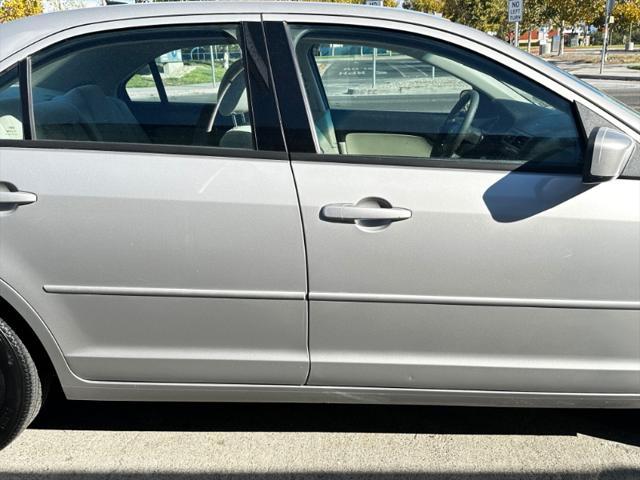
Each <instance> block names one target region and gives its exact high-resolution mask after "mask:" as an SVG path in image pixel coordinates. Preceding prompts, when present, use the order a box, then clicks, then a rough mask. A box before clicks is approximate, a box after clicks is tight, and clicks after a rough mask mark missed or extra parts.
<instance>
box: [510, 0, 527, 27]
mask: <svg viewBox="0 0 640 480" xmlns="http://www.w3.org/2000/svg"><path fill="white" fill-rule="evenodd" d="M508 5H509V22H511V23H513V22H521V21H522V11H523V10H524V0H509V3H508Z"/></svg>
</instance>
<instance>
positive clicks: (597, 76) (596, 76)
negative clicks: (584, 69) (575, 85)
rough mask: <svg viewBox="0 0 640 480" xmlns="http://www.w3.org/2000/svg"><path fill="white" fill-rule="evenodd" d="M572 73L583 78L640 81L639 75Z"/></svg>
mask: <svg viewBox="0 0 640 480" xmlns="http://www.w3.org/2000/svg"><path fill="white" fill-rule="evenodd" d="M569 73H571V72H569ZM573 75H575V76H576V77H578V78H583V79H585V80H623V81H626V82H633V81H636V82H640V75H607V74H606V73H603V74H602V75H600V74H599V73H574V74H573Z"/></svg>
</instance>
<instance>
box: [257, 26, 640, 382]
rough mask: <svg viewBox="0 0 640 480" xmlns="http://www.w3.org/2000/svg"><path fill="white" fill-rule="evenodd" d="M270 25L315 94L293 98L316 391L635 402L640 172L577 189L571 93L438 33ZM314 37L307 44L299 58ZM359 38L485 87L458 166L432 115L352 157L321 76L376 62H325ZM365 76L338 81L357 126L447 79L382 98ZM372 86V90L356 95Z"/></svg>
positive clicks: (639, 348)
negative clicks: (431, 145)
mask: <svg viewBox="0 0 640 480" xmlns="http://www.w3.org/2000/svg"><path fill="white" fill-rule="evenodd" d="M268 19H269V20H271V21H272V22H273V23H270V24H267V31H268V32H269V36H268V38H269V41H270V42H271V44H272V45H274V46H273V48H272V50H273V51H274V52H277V53H273V54H272V61H273V57H276V58H277V62H278V65H279V66H278V67H276V66H274V68H276V72H275V76H276V84H277V85H279V86H278V87H277V88H278V93H279V94H280V89H281V88H284V85H287V87H286V88H287V91H288V92H290V93H289V95H291V92H293V91H294V87H292V86H291V85H292V78H291V74H290V72H289V70H290V69H291V65H286V62H287V61H288V60H287V59H286V58H285V57H284V56H283V54H282V53H281V52H282V51H283V50H285V49H286V48H289V49H290V51H292V52H293V55H294V56H295V63H296V64H297V65H299V71H298V74H297V75H298V78H299V85H301V87H300V88H301V91H300V92H299V93H300V95H302V96H304V97H305V98H306V103H305V104H304V105H303V106H300V105H291V103H292V102H291V101H289V102H288V104H286V105H285V104H283V95H281V94H280V95H279V98H280V101H281V111H282V112H283V116H284V118H283V120H284V121H285V124H287V125H290V126H291V132H290V135H291V136H293V132H294V131H295V132H296V133H297V136H296V139H297V142H298V143H297V150H296V151H294V152H293V153H292V160H293V162H292V163H293V170H294V174H295V180H296V184H297V186H298V190H299V196H300V202H301V208H302V213H303V223H304V228H305V238H306V245H307V254H308V264H309V299H310V337H309V338H310V355H311V374H310V377H309V383H310V384H312V385H351V386H362V387H399V388H419V389H443V390H485V391H487V390H491V391H511V392H517V391H519V392H553V393H568V392H583V393H585V392H587V393H598V392H602V393H604V392H607V393H638V392H639V391H640V375H639V372H640V361H639V358H640V340H639V339H640V316H639V310H640V269H639V268H637V266H638V265H640V251H639V249H638V245H639V244H640V228H639V226H640V181H638V180H637V179H632V178H626V179H618V180H615V181H613V182H610V183H606V184H601V185H596V186H589V185H585V184H583V183H582V176H581V163H582V159H583V154H584V134H585V133H588V131H587V132H583V131H582V129H583V125H582V123H581V121H580V118H578V115H577V112H576V110H575V109H576V104H575V103H573V102H574V101H575V99H576V97H575V96H572V94H571V93H570V92H568V91H567V90H565V89H563V87H561V86H560V85H555V84H554V85H551V84H549V83H545V81H544V77H542V76H541V75H540V74H538V73H536V72H534V71H532V70H530V69H528V68H527V67H526V66H524V65H520V64H518V65H516V64H514V63H513V62H511V63H509V60H508V59H506V58H505V57H503V56H502V55H501V54H500V53H499V52H496V51H493V50H489V49H488V48H486V47H482V46H480V45H476V44H474V43H472V42H470V41H467V40H463V39H461V38H459V37H454V36H452V35H449V34H446V33H443V32H441V31H430V30H427V29H422V28H419V27H409V26H407V25H403V26H399V25H396V24H394V23H392V22H381V24H380V25H379V27H380V28H379V29H377V28H371V27H368V25H367V22H366V20H359V19H353V18H348V19H346V18H340V17H331V18H329V17H323V18H311V17H303V16H286V15H283V16H281V15H272V16H270V17H268ZM279 20H284V21H287V25H286V26H284V25H282V24H279V23H277V21H279ZM365 27H368V28H365ZM383 28H384V29H383ZM401 28H402V30H405V31H401V30H400V29H401ZM406 30H413V31H415V34H409V33H407V32H406ZM287 35H288V38H287V39H285V38H284V37H285V36H287ZM428 37H431V38H428ZM433 37H437V38H433ZM305 39H309V42H307V43H306V45H307V47H309V48H303V49H300V48H299V47H300V45H305ZM348 42H350V43H351V44H352V45H356V46H360V47H361V48H362V50H365V49H367V48H368V49H373V48H386V49H389V50H392V51H393V50H395V51H396V52H397V53H396V54H395V55H396V57H395V58H396V62H397V63H398V62H399V63H401V62H402V61H403V60H402V59H403V58H404V59H405V60H406V61H410V62H413V61H414V60H415V59H416V58H424V59H427V58H431V59H432V60H433V61H437V62H438V64H439V65H440V66H441V67H442V68H446V69H448V71H449V72H450V73H451V74H452V75H453V76H454V77H457V78H458V79H459V80H462V81H466V82H468V83H469V84H470V85H471V86H472V88H473V89H474V90H475V91H476V92H477V93H479V97H480V105H479V106H478V110H477V116H476V117H475V119H474V122H473V123H472V127H473V128H472V129H471V130H470V131H469V135H467V136H465V138H464V142H462V143H461V145H460V147H461V148H459V149H457V150H456V154H455V155H452V156H448V157H447V156H438V155H437V154H432V151H431V150H430V149H427V148H426V147H425V145H426V144H425V141H428V140H429V139H430V138H438V137H440V138H441V139H442V138H444V140H443V142H446V141H450V140H451V138H452V137H451V136H446V135H445V137H443V136H442V135H443V134H445V133H447V132H443V131H442V130H437V131H433V130H430V126H431V125H432V124H431V123H429V122H427V123H425V124H424V125H415V126H414V127H413V128H414V132H418V134H417V135H415V134H414V135H413V136H410V138H407V131H406V129H405V128H404V126H403V125H400V126H399V127H398V126H397V125H396V123H395V122H391V121H385V122H380V123H378V124H377V125H376V127H375V128H373V129H371V130H370V131H368V132H367V131H366V126H363V125H362V124H361V125H360V126H359V127H358V128H360V129H361V130H360V131H361V132H362V133H366V134H368V135H370V137H369V138H370V140H371V142H370V143H369V145H367V144H366V143H364V148H365V149H367V148H368V149H369V150H368V151H367V152H365V153H363V152H352V151H350V150H349V148H348V147H347V149H346V151H345V146H344V145H341V144H340V140H341V139H340V137H339V135H340V131H339V129H338V127H337V122H339V120H337V121H336V118H337V119H339V118H341V117H342V116H343V115H344V107H341V108H339V109H338V111H337V112H334V109H333V108H332V105H331V103H332V98H331V95H330V94H329V91H330V90H331V88H330V86H327V85H326V83H327V82H330V81H331V78H335V76H334V77H332V76H328V77H324V76H323V75H322V69H317V71H316V72H313V71H312V70H313V69H312V68H308V67H310V66H312V64H313V62H316V64H317V62H318V60H321V61H322V62H323V63H325V69H324V71H325V72H326V71H327V68H326V64H330V67H331V68H334V65H339V66H340V67H339V68H341V69H342V70H343V71H349V70H348V69H349V68H351V67H353V68H355V69H356V70H358V66H357V65H356V66H355V67H354V66H353V65H348V66H345V65H344V63H345V62H346V63H349V62H354V61H357V62H363V61H368V62H369V64H370V65H371V63H372V62H373V61H374V60H375V59H374V58H372V56H371V55H369V56H367V54H366V53H365V54H362V56H361V54H360V53H358V52H356V53H355V54H353V56H352V57H347V58H345V56H338V55H335V56H333V55H332V54H331V53H328V54H327V53H326V52H327V51H330V46H331V45H345V44H346V43H348ZM327 46H329V48H327ZM416 52H417V53H416ZM378 60H379V59H378ZM502 63H504V65H503V64H502ZM396 66H398V65H397V64H396ZM335 68H338V67H335ZM351 71H353V70H351ZM370 72H371V70H369V71H366V70H365V75H364V76H365V77H366V79H365V80H364V81H361V82H360V83H359V82H358V81H354V82H353V84H351V85H348V86H347V88H345V86H344V85H343V86H338V87H339V88H337V90H338V93H336V94H335V98H334V99H333V100H334V101H338V102H340V101H341V102H342V105H344V104H345V103H347V104H350V105H351V106H352V107H351V108H352V109H353V114H354V115H356V116H357V115H362V112H361V111H359V110H356V109H357V106H356V104H357V103H358V102H359V104H367V105H368V106H369V108H370V107H371V106H374V107H376V108H377V109H378V110H379V112H380V116H381V117H382V116H384V113H385V112H387V111H389V112H394V111H395V108H396V106H397V105H398V103H402V100H403V95H405V94H406V93H407V92H411V91H413V92H421V94H422V96H423V97H424V102H426V103H428V102H429V100H430V94H431V93H432V92H434V91H435V90H437V88H436V87H438V79H437V78H436V79H435V83H434V80H433V79H426V80H424V83H422V84H420V85H415V84H409V83H407V84H403V83H402V80H401V79H397V80H396V81H394V82H391V83H390V84H388V85H386V86H385V87H384V88H382V87H380V86H378V87H377V88H375V87H373V86H372V85H371V79H370V78H369V77H368V74H369V73H370ZM355 78H358V77H357V76H356V77H355ZM365 82H366V84H365ZM378 85H380V83H379V84H378ZM358 91H360V95H362V96H363V97H365V98H359V99H350V98H349V96H353V97H355V96H357V95H358ZM376 95H381V97H379V98H376ZM323 96H324V97H325V98H323ZM394 96H396V97H397V100H395V101H394V100H393V97H394ZM419 97H420V95H418V99H416V102H419V101H420V98H419ZM388 99H391V100H388ZM467 107H468V106H467ZM416 108H419V106H416ZM470 110H471V108H469V107H468V110H467V112H468V111H470ZM305 115H306V117H307V119H309V118H310V119H311V124H312V128H311V130H310V131H309V132H307V134H306V136H305V137H304V141H303V140H302V135H300V127H299V124H298V123H297V122H300V121H303V120H301V119H303V117H304V116H305ZM454 120H455V118H454ZM363 130H364V131H363ZM478 132H479V133H478ZM381 133H384V134H385V135H386V136H380V134H381ZM476 135H477V136H476ZM371 145H374V146H375V148H378V149H379V150H378V151H379V152H384V153H378V154H376V151H375V150H374V149H372V148H370V147H371ZM406 145H413V146H414V147H415V148H414V147H412V148H409V149H407V148H406ZM421 145H422V147H420V146H421ZM418 147H420V148H422V149H423V150H422V151H421V152H422V153H421V154H420V155H419V154H418V153H416V152H417V151H418ZM394 149H395V150H394ZM434 151H435V150H434ZM353 153H356V154H353Z"/></svg>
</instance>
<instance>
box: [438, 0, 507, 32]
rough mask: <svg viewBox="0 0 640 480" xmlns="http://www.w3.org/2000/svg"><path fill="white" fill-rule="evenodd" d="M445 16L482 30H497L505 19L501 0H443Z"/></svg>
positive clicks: (503, 23)
mask: <svg viewBox="0 0 640 480" xmlns="http://www.w3.org/2000/svg"><path fill="white" fill-rule="evenodd" d="M443 14H444V16H445V17H446V18H448V19H450V20H452V21H454V22H458V23H462V24H464V25H468V26H470V27H474V28H477V29H479V30H484V31H499V30H501V28H502V27H503V26H504V25H505V23H506V19H507V3H506V1H503V0H444V9H443Z"/></svg>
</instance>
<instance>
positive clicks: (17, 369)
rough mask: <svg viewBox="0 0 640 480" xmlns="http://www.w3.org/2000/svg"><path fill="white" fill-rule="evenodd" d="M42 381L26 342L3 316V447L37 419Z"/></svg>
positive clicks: (0, 433)
mask: <svg viewBox="0 0 640 480" xmlns="http://www.w3.org/2000/svg"><path fill="white" fill-rule="evenodd" d="M42 397H43V396H42V383H41V382H40V377H39V376H38V370H37V369H36V365H35V363H34V362H33V359H32V358H31V355H29V352H28V351H27V348H26V347H25V345H24V343H22V341H21V340H20V338H18V336H17V335H16V333H15V332H14V331H13V330H12V329H11V327H9V325H7V324H6V323H5V322H4V321H3V320H2V319H1V318H0V450H1V449H3V448H4V447H6V446H7V445H9V444H10V443H11V442H12V441H13V440H14V439H15V438H16V437H17V436H18V435H20V433H21V432H22V431H23V430H24V429H25V428H27V427H28V426H29V424H30V423H31V422H33V420H34V419H35V418H36V415H38V412H39V411H40V407H41V406H42Z"/></svg>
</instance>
